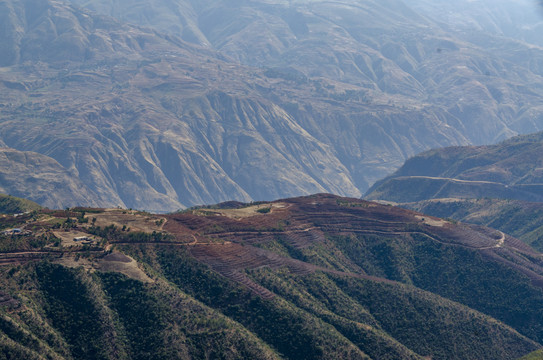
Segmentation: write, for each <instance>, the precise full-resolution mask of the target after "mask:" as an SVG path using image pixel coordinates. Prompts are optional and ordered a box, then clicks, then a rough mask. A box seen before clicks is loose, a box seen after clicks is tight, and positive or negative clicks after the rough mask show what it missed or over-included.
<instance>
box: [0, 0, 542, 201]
mask: <svg viewBox="0 0 543 360" xmlns="http://www.w3.org/2000/svg"><path fill="white" fill-rule="evenodd" d="M461 3H462V4H463V5H462V6H458V7H457V8H456V11H460V10H458V9H462V8H466V7H468V6H471V7H473V4H472V2H471V1H462V2H461ZM477 3H480V2H477ZM484 4H486V3H484ZM515 4H516V8H514V9H513V10H511V11H510V8H509V7H510V5H508V3H507V2H505V1H503V2H497V3H495V6H489V5H488V4H487V5H485V6H481V7H479V13H482V14H484V15H485V16H479V15H473V16H472V17H464V16H460V15H462V13H461V12H458V13H454V11H455V9H450V11H448V12H446V14H447V17H446V18H444V17H443V16H442V13H440V12H439V11H436V6H437V4H436V3H434V2H432V3H430V2H427V1H422V0H421V1H415V2H410V3H404V2H402V1H400V0H387V1H370V0H368V1H351V2H348V1H337V2H328V1H276V2H272V1H241V0H240V1H220V0H214V1H198V2H196V1H188V0H178V1H165V0H164V1H145V2H144V1H130V2H128V1H113V2H111V1H107V2H106V1H99V0H93V1H72V2H61V1H37V0H7V1H3V2H2V3H1V4H0V21H1V22H2V24H5V26H4V27H3V29H2V30H1V32H0V47H1V51H0V66H2V67H1V68H0V145H1V146H2V172H1V173H2V181H1V182H0V191H2V192H4V193H7V194H11V195H14V196H23V197H27V198H29V199H30V200H34V201H37V202H38V203H39V204H40V205H43V206H48V207H51V208H64V207H69V206H75V205H88V206H100V207H116V206H121V207H125V208H139V209H147V210H151V211H156V212H159V211H161V212H164V211H172V210H176V209H180V208H185V207H189V206H193V205H196V204H206V203H207V204H209V203H216V202H220V201H226V200H230V199H236V200H240V201H251V200H262V199H275V198H280V197H285V196H293V195H302V194H310V193H317V192H332V193H336V194H339V195H348V196H354V197H358V196H360V195H361V194H362V193H363V192H365V191H366V190H367V189H368V188H369V186H371V185H372V184H373V183H374V182H375V181H376V180H378V179H380V178H382V177H383V176H385V175H386V174H388V173H390V172H391V171H392V170H393V169H395V168H398V167H399V166H400V165H401V164H402V163H403V161H404V160H405V159H407V158H408V157H410V156H412V155H414V154H416V153H419V152H421V151H423V150H426V149H429V148H436V147H441V146H448V145H465V144H483V143H492V142H496V141H498V140H501V139H505V138H508V137H510V136H512V135H515V134H517V133H527V132H534V131H537V130H540V129H541V128H542V126H541V124H542V121H541V119H543V118H542V116H541V110H542V109H543V108H542V107H541V98H542V91H543V87H542V86H541V85H542V84H543V82H542V81H541V75H542V71H543V68H542V67H541V65H542V64H543V51H542V48H541V47H540V45H539V44H538V42H537V37H536V36H532V35H533V34H534V33H537V29H538V28H539V27H538V26H540V23H539V20H538V18H537V16H535V15H534V14H537V11H536V10H537V9H536V8H535V6H537V5H535V4H533V3H531V2H529V1H519V2H516V3H515ZM440 6H441V5H440ZM443 6H444V7H445V6H446V5H443ZM532 6H533V7H532ZM445 8H447V7H445ZM447 9H448V8H447ZM466 9H467V8H466ZM515 9H516V10H515ZM506 10H507V11H506ZM458 14H460V15H458ZM524 15H525V18H523V21H524V23H523V26H520V25H516V24H518V22H517V21H516V20H517V18H518V17H522V16H524ZM483 20H484V21H483ZM515 26H516V27H515ZM531 34H532V35H531Z"/></svg>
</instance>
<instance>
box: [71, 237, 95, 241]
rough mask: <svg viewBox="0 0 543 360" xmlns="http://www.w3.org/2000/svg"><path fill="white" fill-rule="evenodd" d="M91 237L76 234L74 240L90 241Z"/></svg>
mask: <svg viewBox="0 0 543 360" xmlns="http://www.w3.org/2000/svg"><path fill="white" fill-rule="evenodd" d="M91 240H92V239H91V238H90V237H88V236H76V237H74V241H91Z"/></svg>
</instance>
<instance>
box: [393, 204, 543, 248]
mask: <svg viewBox="0 0 543 360" xmlns="http://www.w3.org/2000/svg"><path fill="white" fill-rule="evenodd" d="M400 206H401V207H404V208H407V209H412V210H416V211H419V212H422V213H424V214H428V215H433V216H437V217H442V218H450V219H454V220H457V221H463V222H467V223H472V224H479V225H484V226H488V227H491V228H494V229H498V230H501V231H503V232H505V233H507V234H510V235H512V236H515V237H516V238H518V239H520V240H522V241H523V242H525V243H526V244H528V245H530V246H532V247H533V248H534V249H537V250H538V251H543V204H541V203H533V202H525V201H518V200H504V199H490V198H483V199H433V200H425V201H419V202H414V203H404V204H401V205H400Z"/></svg>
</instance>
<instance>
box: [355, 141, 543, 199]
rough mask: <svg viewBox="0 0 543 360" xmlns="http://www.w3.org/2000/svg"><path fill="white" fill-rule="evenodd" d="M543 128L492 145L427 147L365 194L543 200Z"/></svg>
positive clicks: (378, 195)
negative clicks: (432, 148)
mask: <svg viewBox="0 0 543 360" xmlns="http://www.w3.org/2000/svg"><path fill="white" fill-rule="evenodd" d="M542 151H543V133H541V132H540V133H536V134H531V135H522V136H517V137H514V138H512V139H509V140H506V141H504V142H501V143H499V144H496V145H489V146H478V147H473V146H472V147H454V148H443V149H437V150H430V151H427V152H424V153H422V154H419V155H417V156H415V157H413V158H411V159H409V160H408V161H406V163H405V164H404V165H403V166H402V167H401V168H400V169H399V170H398V171H396V172H395V173H394V174H392V175H391V176H389V177H387V178H385V179H383V180H381V181H378V182H377V183H376V184H375V185H374V186H373V187H372V188H370V189H369V190H368V192H367V194H366V195H365V196H364V197H365V198H367V199H372V200H376V199H380V200H388V201H394V202H399V203H405V202H414V201H421V200H429V199H437V198H483V197H489V198H500V199H516V200H525V201H540V202H541V201H543V157H542V156H541V154H542Z"/></svg>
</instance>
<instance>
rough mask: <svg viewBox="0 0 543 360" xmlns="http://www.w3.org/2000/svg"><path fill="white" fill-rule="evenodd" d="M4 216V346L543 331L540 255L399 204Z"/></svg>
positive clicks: (290, 203) (405, 348)
mask: <svg viewBox="0 0 543 360" xmlns="http://www.w3.org/2000/svg"><path fill="white" fill-rule="evenodd" d="M0 220H1V224H3V227H13V226H15V225H17V226H20V227H21V231H22V234H19V235H15V234H10V235H2V236H3V238H2V240H3V241H2V242H0V244H2V246H3V248H2V249H1V250H2V255H0V282H1V284H2V290H1V291H2V292H1V294H0V313H1V317H0V353H2V354H4V355H6V356H7V357H8V358H9V357H25V358H40V356H43V357H48V358H57V359H64V358H74V359H85V358H89V357H92V358H104V359H107V358H130V359H135V358H137V359H149V358H156V356H157V354H158V356H160V357H164V358H172V357H177V358H186V359H192V358H225V359H244V358H256V359H260V358H262V359H330V358H342V359H421V360H422V359H424V358H432V359H515V358H519V357H521V356H524V355H526V354H529V353H531V352H532V351H535V350H536V349H538V348H540V347H541V342H542V341H543V330H542V329H541V326H540V325H541V323H542V321H543V311H542V309H543V306H541V305H542V304H543V263H542V261H541V254H540V253H538V252H536V251H534V250H532V249H531V248H530V247H528V246H526V245H524V244H523V243H522V242H520V241H518V240H516V239H514V238H512V237H510V236H508V235H505V234H503V233H501V232H499V231H496V230H492V229H489V228H484V227H476V226H469V225H465V224H453V223H450V222H447V221H444V220H441V219H438V218H433V217H428V216H423V215H421V214H419V213H415V212H412V211H408V210H403V209H399V208H394V207H391V206H384V205H379V204H376V203H369V202H365V201H362V200H357V199H352V198H340V197H336V196H331V195H315V196H309V197H302V198H293V199H284V200H279V201H274V202H261V203H252V204H241V203H236V202H230V203H225V204H219V205H218V206H207V207H198V208H194V209H191V210H188V211H185V212H183V213H178V214H172V215H152V214H149V213H143V212H137V211H133V210H123V209H109V210H107V209H90V208H73V209H67V210H62V211H51V210H42V211H40V212H37V213H33V214H26V215H23V216H22V217H17V218H14V217H4V218H0ZM23 223H24V224H23ZM81 236H85V237H86V238H85V239H80V237H81ZM81 322H84V323H85V326H84V328H83V329H82V328H81V326H80V323H81Z"/></svg>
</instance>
